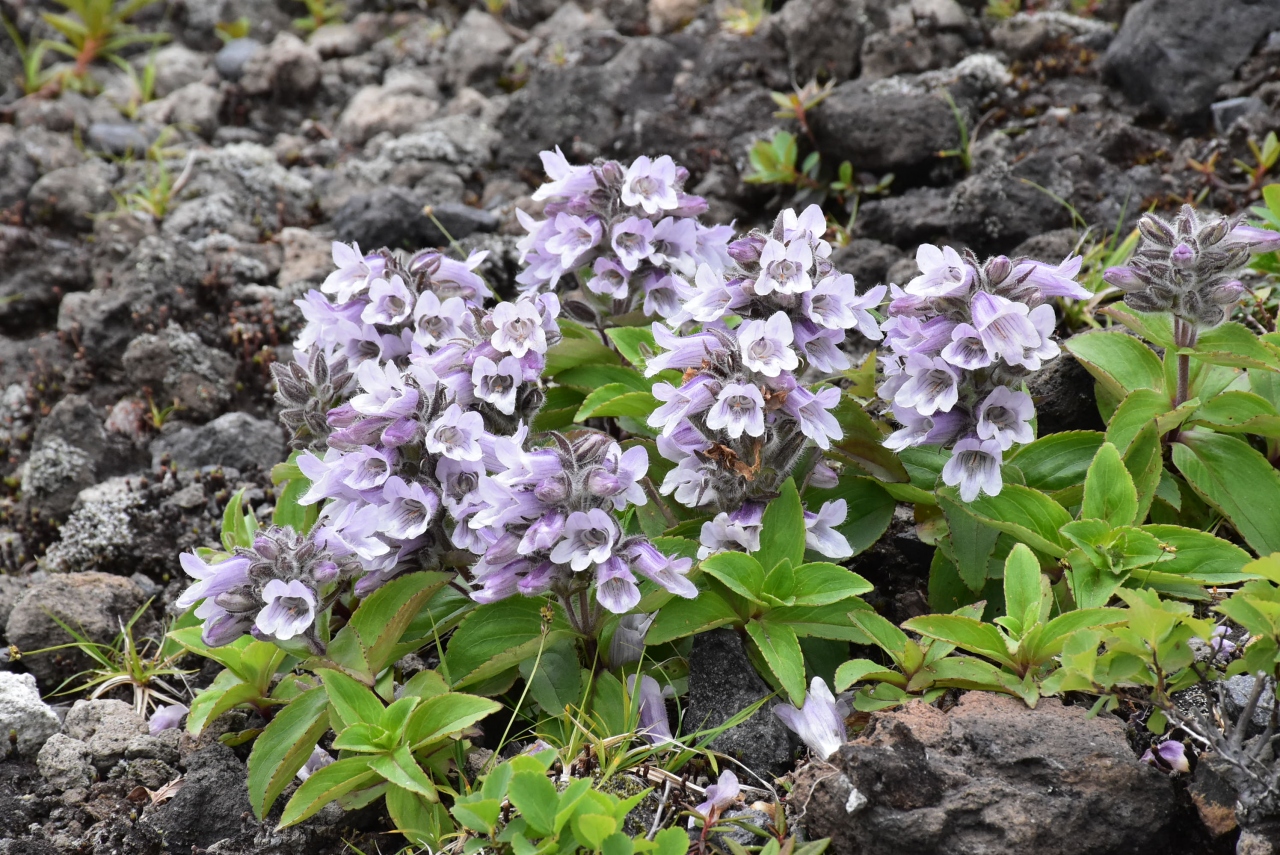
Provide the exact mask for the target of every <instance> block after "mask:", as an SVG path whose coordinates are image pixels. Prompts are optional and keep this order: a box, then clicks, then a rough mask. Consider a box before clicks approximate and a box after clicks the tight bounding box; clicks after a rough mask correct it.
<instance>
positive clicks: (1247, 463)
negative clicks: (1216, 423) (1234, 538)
mask: <svg viewBox="0 0 1280 855" xmlns="http://www.w3.org/2000/svg"><path fill="white" fill-rule="evenodd" d="M1173 462H1174V465H1176V466H1177V467H1178V471H1180V472H1181V473H1182V475H1183V477H1184V478H1186V479H1187V483H1188V484H1190V485H1191V488H1192V489H1193V490H1195V491H1196V493H1198V494H1199V495H1200V496H1201V497H1202V498H1203V499H1204V500H1205V501H1206V502H1208V503H1209V504H1211V505H1213V506H1214V507H1215V508H1217V509H1218V511H1219V512H1221V513H1222V515H1223V516H1225V517H1226V518H1227V519H1228V520H1229V521H1230V522H1231V524H1232V525H1233V526H1235V529H1236V531H1238V532H1240V536H1241V537H1242V538H1244V540H1245V542H1246V543H1247V544H1249V546H1250V547H1251V548H1252V549H1253V550H1254V552H1256V553H1258V554H1259V555H1269V554H1271V553H1272V552H1280V474H1278V473H1277V472H1276V470H1275V468H1274V467H1273V466H1272V465H1271V464H1270V463H1269V462H1268V461H1267V459H1266V458H1265V457H1263V456H1262V455H1261V454H1259V453H1258V452H1257V451H1254V450H1253V449H1252V448H1250V447H1249V445H1248V444H1246V443H1244V442H1242V441H1241V440H1239V439H1236V438H1235V437H1233V436H1227V435H1224V434H1218V433H1208V432H1204V431H1186V432H1183V434H1182V435H1181V436H1180V437H1179V441H1178V442H1177V443H1175V444H1174V446H1173Z"/></svg>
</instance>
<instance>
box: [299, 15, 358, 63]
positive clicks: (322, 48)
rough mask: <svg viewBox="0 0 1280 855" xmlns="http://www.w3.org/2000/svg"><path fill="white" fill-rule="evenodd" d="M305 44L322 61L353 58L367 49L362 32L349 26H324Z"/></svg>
mask: <svg viewBox="0 0 1280 855" xmlns="http://www.w3.org/2000/svg"><path fill="white" fill-rule="evenodd" d="M307 44H309V45H311V46H312V47H313V48H315V49H316V52H317V53H319V54H320V56H321V57H322V58H323V59H333V58H335V57H343V56H355V55H356V54H358V53H362V52H363V51H364V49H365V48H366V47H368V42H367V41H366V39H365V37H364V34H363V31H362V30H361V29H359V28H358V27H353V26H351V25H350V24H325V25H324V26H323V27H320V28H319V29H317V30H316V31H315V32H313V33H312V34H311V35H310V36H309V37H308V38H307Z"/></svg>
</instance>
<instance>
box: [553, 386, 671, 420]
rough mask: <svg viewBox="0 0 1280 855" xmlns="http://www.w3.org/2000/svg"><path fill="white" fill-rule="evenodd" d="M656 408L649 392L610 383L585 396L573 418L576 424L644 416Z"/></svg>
mask: <svg viewBox="0 0 1280 855" xmlns="http://www.w3.org/2000/svg"><path fill="white" fill-rule="evenodd" d="M657 408H658V399H657V398H655V397H653V394H652V393H650V392H647V391H645V392H637V391H635V390H633V389H631V388H630V387H629V386H625V385H623V384H622V383H610V384H609V385H607V386H602V387H601V388H599V389H596V390H595V391H593V392H591V394H589V395H587V397H586V399H585V400H584V401H583V402H582V406H581V407H579V408H578V412H577V414H576V415H575V416H574V417H573V420H574V421H576V422H581V421H585V420H586V419H589V418H597V417H600V416H635V417H637V418H639V417H642V416H645V417H647V416H648V415H649V414H650V413H652V412H653V411H654V410H656V409H657Z"/></svg>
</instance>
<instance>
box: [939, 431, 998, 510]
mask: <svg viewBox="0 0 1280 855" xmlns="http://www.w3.org/2000/svg"><path fill="white" fill-rule="evenodd" d="M1002 451H1003V450H1002V449H1001V448H1000V443H999V441H997V440H994V439H978V438H977V437H968V438H966V439H962V440H960V441H959V442H957V443H956V447H955V449H954V450H953V451H952V453H951V459H950V460H948V461H947V463H946V465H945V466H943V467H942V482H943V483H944V484H946V485H948V486H950V487H959V488H960V498H961V499H963V500H964V501H966V502H972V501H973V500H974V499H976V498H978V494H979V493H986V494H987V495H988V496H998V495H1000V488H1001V486H1002V483H1001V481H1000V463H1001V461H1002V459H1003V453H1002Z"/></svg>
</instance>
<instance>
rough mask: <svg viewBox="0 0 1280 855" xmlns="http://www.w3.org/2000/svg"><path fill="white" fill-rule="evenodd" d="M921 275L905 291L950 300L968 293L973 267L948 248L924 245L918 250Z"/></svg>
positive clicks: (917, 257)
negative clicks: (949, 298) (952, 297)
mask: <svg viewBox="0 0 1280 855" xmlns="http://www.w3.org/2000/svg"><path fill="white" fill-rule="evenodd" d="M916 264H918V265H920V275H919V276H917V277H916V278H915V279H912V280H911V281H910V282H908V283H907V287H906V289H905V290H906V292H907V293H908V294H910V295H912V296H915V297H951V296H954V295H957V294H963V293H965V292H967V291H968V290H969V286H970V285H971V284H972V282H973V277H974V271H973V268H972V267H970V266H969V265H968V264H966V263H965V261H964V259H962V258H961V257H960V253H958V252H956V251H955V250H954V249H952V248H951V247H949V246H944V247H941V248H939V247H936V246H933V245H932V244H927V243H925V244H921V245H920V248H919V249H917V250H916Z"/></svg>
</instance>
